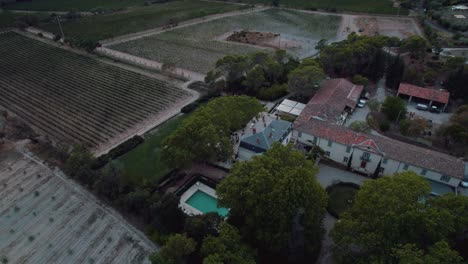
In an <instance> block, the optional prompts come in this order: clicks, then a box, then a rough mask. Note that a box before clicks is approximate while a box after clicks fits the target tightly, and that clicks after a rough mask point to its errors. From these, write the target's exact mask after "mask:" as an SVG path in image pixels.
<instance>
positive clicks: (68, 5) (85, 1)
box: [5, 0, 145, 11]
mask: <svg viewBox="0 0 468 264" xmlns="http://www.w3.org/2000/svg"><path fill="white" fill-rule="evenodd" d="M144 2H145V1H144V0H34V1H22V2H15V3H11V4H8V5H7V6H6V7H5V8H6V9H11V10H35V11H70V10H76V11H89V10H92V9H93V8H97V7H101V8H110V9H118V8H124V7H128V6H134V5H143V3H144Z"/></svg>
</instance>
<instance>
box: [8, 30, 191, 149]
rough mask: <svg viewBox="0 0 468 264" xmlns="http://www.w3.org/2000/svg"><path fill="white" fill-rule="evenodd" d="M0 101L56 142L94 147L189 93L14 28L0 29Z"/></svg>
mask: <svg viewBox="0 0 468 264" xmlns="http://www.w3.org/2000/svg"><path fill="white" fill-rule="evenodd" d="M0 57H1V58H2V60H1V61H0V91H1V92H2V96H1V97H0V105H3V106H5V107H6V108H7V109H9V110H10V111H12V112H14V113H16V114H17V115H19V116H20V117H22V118H23V119H25V120H26V121H27V122H29V123H31V124H32V125H33V126H35V127H37V128H39V129H40V130H42V131H44V132H46V133H47V134H48V135H50V136H52V137H53V138H56V139H57V140H59V141H65V142H68V143H84V144H86V145H88V146H89V147H96V146H97V145H99V144H101V143H105V142H107V141H109V140H110V139H112V138H114V137H116V136H117V135H119V134H121V133H123V132H125V131H126V130H128V129H130V128H132V127H134V126H135V125H137V124H138V123H140V122H142V121H144V120H145V119H147V118H148V117H150V116H151V115H154V114H157V113H159V112H161V111H163V110H165V109H167V108H168V107H170V106H171V104H173V103H175V102H176V101H178V100H180V99H183V98H184V97H186V96H187V95H188V93H187V92H185V91H184V90H182V89H179V88H177V87H175V86H172V85H170V84H168V83H165V82H163V81H160V80H156V79H152V78H149V77H146V76H144V75H141V74H137V73H134V72H131V71H126V70H123V69H120V68H118V67H115V66H111V65H107V64H104V63H101V62H99V61H96V60H93V59H90V58H88V57H85V56H82V55H78V54H75V53H71V52H68V51H65V50H62V49H59V48H56V47H52V46H49V45H47V44H44V43H42V42H38V41H35V40H32V39H30V38H27V37H24V36H22V35H19V34H17V33H14V32H7V33H3V34H0Z"/></svg>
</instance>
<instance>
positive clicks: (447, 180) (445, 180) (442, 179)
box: [440, 175, 450, 182]
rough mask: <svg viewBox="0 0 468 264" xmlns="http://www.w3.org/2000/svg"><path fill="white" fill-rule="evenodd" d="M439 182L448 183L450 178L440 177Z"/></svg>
mask: <svg viewBox="0 0 468 264" xmlns="http://www.w3.org/2000/svg"><path fill="white" fill-rule="evenodd" d="M440 180H441V181H444V182H449V181H450V176H447V175H442V177H440Z"/></svg>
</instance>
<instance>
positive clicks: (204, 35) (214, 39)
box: [110, 9, 341, 73]
mask: <svg viewBox="0 0 468 264" xmlns="http://www.w3.org/2000/svg"><path fill="white" fill-rule="evenodd" d="M340 22H341V17H340V16H333V15H330V16H329V15H316V14H310V13H305V12H300V11H291V10H282V9H267V10H263V11H259V12H250V13H246V14H241V15H237V16H230V17H224V18H220V19H216V20H212V21H209V22H202V23H198V24H195V25H191V26H187V27H182V28H179V29H174V30H170V31H166V32H164V33H161V34H157V35H152V36H149V37H145V38H142V39H137V40H133V41H129V42H124V43H120V44H116V45H113V46H110V48H111V49H115V50H118V51H122V52H126V53H130V54H132V55H135V56H139V57H144V58H148V59H151V60H155V61H159V62H171V63H174V64H175V65H176V66H177V67H180V68H184V69H189V70H192V71H195V72H200V73H206V72H208V71H210V70H211V69H212V68H213V67H214V64H215V62H216V61H217V60H218V59H220V58H222V57H224V56H226V55H231V54H232V55H234V54H247V53H251V52H255V51H258V50H265V49H267V48H265V47H261V46H254V45H245V44H238V43H234V42H228V41H226V38H227V37H229V35H231V34H232V33H234V32H235V31H241V30H246V29H248V30H252V31H257V32H265V33H268V32H271V33H275V34H280V37H279V38H278V41H277V43H278V46H277V47H281V48H282V49H285V50H287V51H288V52H289V53H291V54H292V55H294V56H296V57H300V58H304V57H308V56H311V55H313V54H315V53H316V52H317V51H316V50H315V45H316V43H317V42H318V41H319V40H320V39H333V38H335V37H336V35H337V30H338V26H339V24H340ZM275 43H276V41H275ZM267 50H268V49H267ZM270 50H271V49H270Z"/></svg>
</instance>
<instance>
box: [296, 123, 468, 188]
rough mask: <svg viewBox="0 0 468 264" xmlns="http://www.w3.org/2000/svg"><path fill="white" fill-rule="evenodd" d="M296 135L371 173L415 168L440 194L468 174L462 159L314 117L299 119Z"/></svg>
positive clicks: (333, 157) (330, 155) (331, 156)
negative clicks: (465, 172)
mask: <svg viewBox="0 0 468 264" xmlns="http://www.w3.org/2000/svg"><path fill="white" fill-rule="evenodd" d="M293 138H294V139H296V142H298V144H304V145H307V146H314V145H316V146H319V147H320V148H321V149H323V150H324V151H325V156H326V157H328V158H329V159H331V160H333V161H335V162H337V163H341V164H342V165H344V166H346V167H347V168H348V169H350V170H353V171H357V172H360V173H364V174H367V175H368V176H371V177H377V176H383V175H391V174H394V173H399V172H403V171H414V172H415V173H417V174H419V175H421V176H423V177H425V178H426V179H427V180H428V181H430V183H431V185H432V192H433V194H436V195H441V194H445V193H448V192H453V191H454V190H456V187H457V186H458V185H459V184H460V182H461V180H462V179H463V178H464V170H465V163H464V162H463V161H462V160H461V159H458V158H456V157H453V156H450V155H447V154H444V153H440V152H437V151H433V150H429V149H425V148H421V147H417V146H414V145H410V144H407V143H404V142H400V141H397V140H393V139H390V138H387V137H383V136H376V135H371V134H366V133H359V132H356V131H353V130H351V129H349V128H346V127H344V126H340V125H337V124H333V123H330V122H325V121H321V120H316V119H314V118H313V117H309V118H308V119H307V117H306V116H301V118H298V119H297V120H296V122H295V123H294V132H293Z"/></svg>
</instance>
